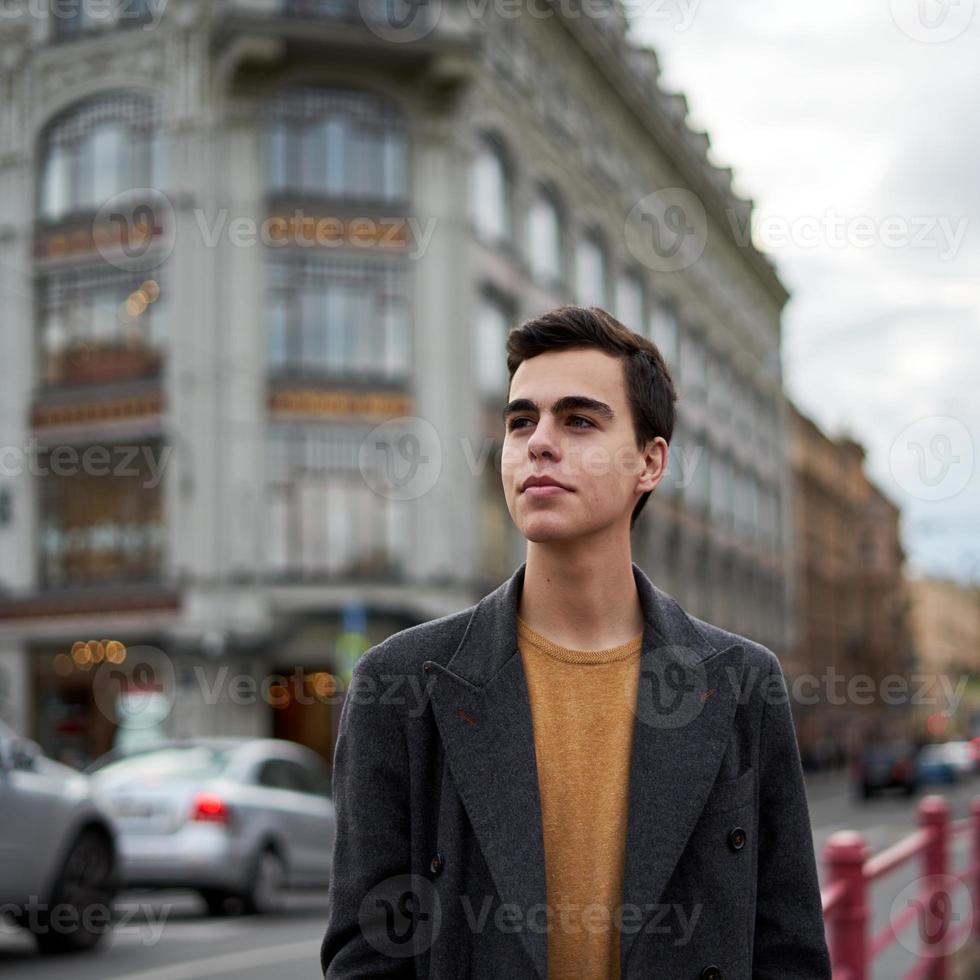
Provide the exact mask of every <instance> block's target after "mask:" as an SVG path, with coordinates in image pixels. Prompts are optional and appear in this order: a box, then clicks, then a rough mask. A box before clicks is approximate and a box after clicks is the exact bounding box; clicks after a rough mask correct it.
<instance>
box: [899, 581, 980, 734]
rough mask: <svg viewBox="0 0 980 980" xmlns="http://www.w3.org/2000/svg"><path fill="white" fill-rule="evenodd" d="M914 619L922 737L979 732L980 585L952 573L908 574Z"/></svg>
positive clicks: (918, 727)
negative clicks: (932, 575)
mask: <svg viewBox="0 0 980 980" xmlns="http://www.w3.org/2000/svg"><path fill="white" fill-rule="evenodd" d="M909 592H910V597H911V607H910V623H911V629H912V637H913V641H914V643H915V647H916V653H917V655H918V663H917V668H918V670H919V672H920V674H921V675H922V678H923V682H924V683H923V685H922V697H921V699H920V702H919V703H918V704H917V705H916V708H915V720H916V735H917V737H918V738H919V739H920V740H922V741H929V742H931V741H942V740H944V739H946V738H955V737H960V738H963V737H970V738H973V737H976V736H977V735H980V588H978V587H977V585H975V584H964V583H962V582H956V581H953V580H951V579H942V578H929V577H920V578H913V579H910V580H909Z"/></svg>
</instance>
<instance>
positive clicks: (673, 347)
mask: <svg viewBox="0 0 980 980" xmlns="http://www.w3.org/2000/svg"><path fill="white" fill-rule="evenodd" d="M678 333H679V331H678V327H677V313H676V311H675V310H674V308H673V306H671V305H669V304H667V303H661V302H654V303H652V304H651V305H650V318H649V335H650V339H651V340H652V341H653V342H654V343H655V344H656V345H657V349H658V350H659V351H660V354H661V356H662V357H663V359H664V361H666V363H667V367H668V368H670V369H671V371H674V370H676V368H677V352H678V345H677V340H678Z"/></svg>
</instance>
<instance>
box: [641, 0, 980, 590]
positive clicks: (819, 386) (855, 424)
mask: <svg viewBox="0 0 980 980" xmlns="http://www.w3.org/2000/svg"><path fill="white" fill-rule="evenodd" d="M965 2H966V3H967V6H972V5H971V3H970V0H965ZM964 9H965V8H964ZM892 11H895V16H893V14H892ZM911 14H914V10H913V8H912V7H911V6H910V5H909V3H906V2H905V0H891V3H888V2H884V0H883V2H881V3H878V4H874V5H860V4H853V3H850V2H845V0H825V2H823V3H821V4H810V5H804V6H803V7H800V6H799V5H791V4H781V3H776V2H775V0H759V2H757V3H755V4H752V5H744V4H741V5H736V4H731V3H721V2H715V3H709V2H702V3H701V4H700V6H699V7H698V9H697V11H696V13H695V15H694V17H693V20H692V22H691V26H690V28H689V29H687V30H685V31H676V30H673V29H672V28H671V25H670V24H669V23H665V22H664V21H658V20H656V19H655V18H647V19H646V20H644V19H643V18H637V19H636V20H635V21H634V24H633V28H632V31H633V36H634V38H635V39H637V40H639V41H641V42H643V43H649V44H651V45H652V46H653V47H655V48H656V49H657V52H658V55H659V57H660V63H661V66H662V70H663V76H662V84H663V85H664V87H666V88H668V89H673V90H677V91H683V92H684V93H685V95H686V96H687V97H688V102H689V105H690V107H691V124H692V126H693V127H694V128H699V129H705V130H707V132H708V133H709V135H710V136H711V140H712V150H711V157H712V160H713V161H715V162H716V163H718V164H720V165H723V166H724V165H727V166H732V167H733V168H734V170H735V180H734V186H735V189H736V190H737V191H738V192H739V193H741V194H743V195H744V196H747V197H752V198H753V199H754V200H755V201H756V225H755V227H756V232H757V235H756V239H757V240H759V239H760V237H761V239H762V242H761V244H762V247H764V248H765V250H766V251H768V252H769V254H770V255H771V256H772V258H773V260H774V262H775V264H776V267H777V269H778V271H779V274H780V276H781V278H782V279H783V281H784V282H785V283H786V285H787V287H788V288H789V289H790V290H791V291H792V294H793V298H792V300H791V301H790V303H789V304H788V306H787V308H786V311H785V314H784V351H783V357H784V365H785V379H786V385H787V389H788V391H789V393H790V395H791V397H792V398H793V399H794V400H795V401H796V402H797V404H799V405H800V407H801V409H802V410H803V411H805V412H807V413H808V414H810V415H811V416H812V417H813V418H814V419H815V420H816V421H817V423H818V424H819V425H821V427H823V428H824V429H825V430H826V431H828V432H830V433H831V434H833V433H834V432H836V431H838V430H840V429H842V428H845V427H846V428H848V429H850V430H851V431H852V432H853V434H854V435H855V436H856V437H857V438H858V439H860V440H861V441H862V442H864V444H865V445H866V447H867V449H868V457H867V467H868V470H869V473H870V475H871V476H872V478H874V479H876V480H877V481H879V482H880V484H881V488H882V490H883V491H884V492H885V493H886V494H887V495H888V496H890V497H891V499H893V500H894V501H895V502H896V503H897V504H899V505H900V506H902V507H903V508H905V510H906V512H907V515H906V519H905V520H904V521H903V523H904V525H905V527H906V532H907V539H906V541H905V546H906V549H907V550H908V552H909V555H910V558H911V563H912V564H913V565H914V566H915V567H918V568H929V569H931V570H933V571H945V572H948V573H950V574H956V573H957V572H959V573H964V572H965V571H970V570H971V569H972V571H973V573H974V574H977V575H980V475H978V474H977V473H976V472H975V471H974V472H973V476H972V480H970V481H969V483H968V484H967V486H966V487H965V489H963V490H962V492H960V493H958V494H957V496H956V497H955V498H953V499H951V500H948V501H923V500H922V499H918V498H917V497H916V496H915V495H914V494H910V493H908V492H907V491H906V489H903V487H902V486H901V485H900V483H899V482H896V480H895V479H894V474H893V473H892V472H891V469H890V464H889V454H890V452H891V451H892V448H893V443H894V441H895V438H896V434H897V433H900V432H901V431H902V430H903V429H904V428H905V427H906V426H907V425H909V424H911V423H914V422H915V420H916V419H920V418H922V417H924V416H937V417H939V416H944V415H947V414H948V415H951V416H955V417H956V418H957V419H959V420H962V422H963V424H964V425H965V426H966V428H967V429H968V430H969V431H970V432H971V433H972V435H973V441H974V443H975V448H976V451H977V453H980V385H977V384H976V380H975V373H976V366H977V365H980V277H978V276H977V273H976V270H977V268H978V262H980V181H978V180H977V177H976V160H977V159H978V158H980V114H977V113H975V112H973V111H972V105H973V103H974V101H975V93H976V92H977V91H978V90H980V59H977V58H976V57H975V49H976V36H977V33H978V32H980V22H978V19H977V18H974V22H973V23H972V24H971V25H970V26H969V27H967V28H965V29H964V30H963V31H962V33H961V34H960V35H959V36H958V37H956V38H955V39H953V40H949V41H946V42H945V43H941V44H933V43H922V41H921V40H917V39H916V38H915V37H913V36H911V34H910V32H909V31H908V30H907V29H906V30H904V31H903V29H902V27H901V26H900V25H901V24H904V25H905V27H906V28H908V24H909V15H911ZM913 27H914V25H913ZM912 33H913V34H914V33H915V31H914V30H913V31H912ZM835 219H840V220H839V221H838V222H837V223H836V224H835ZM814 227H816V228H817V231H816V233H815V237H814ZM869 227H870V229H871V231H870V238H871V242H870V244H863V245H862V244H859V242H861V241H862V238H861V234H860V232H861V231H862V229H863V230H864V231H865V232H867V229H868V228H869ZM903 229H904V232H905V234H904V238H903V235H902V234H901V232H902V230H903ZM760 232H761V235H760V234H759V233H760ZM779 232H781V233H782V236H781V237H780V234H778V233H779ZM865 237H867V235H865ZM974 465H975V464H974ZM964 513H966V514H972V515H973V518H974V519H973V521H972V522H968V521H964V520H963V514H964ZM944 514H948V521H947V525H948V526H950V527H955V528H956V534H955V535H950V534H937V533H936V529H937V528H938V527H942V526H947V525H944V524H943V521H944V516H943V515H944Z"/></svg>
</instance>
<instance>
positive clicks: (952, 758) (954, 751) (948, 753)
mask: <svg viewBox="0 0 980 980" xmlns="http://www.w3.org/2000/svg"><path fill="white" fill-rule="evenodd" d="M942 750H943V755H944V756H945V757H946V758H947V759H948V760H949V762H950V763H951V764H952V766H953V768H954V769H955V770H956V774H957V776H959V778H961V779H962V778H964V777H966V776H971V775H973V772H974V768H975V766H976V761H975V758H974V753H973V746H972V745H971V744H970V743H969V742H964V741H961V740H958V739H957V740H953V741H951V742H946V743H944V744H943V746H942Z"/></svg>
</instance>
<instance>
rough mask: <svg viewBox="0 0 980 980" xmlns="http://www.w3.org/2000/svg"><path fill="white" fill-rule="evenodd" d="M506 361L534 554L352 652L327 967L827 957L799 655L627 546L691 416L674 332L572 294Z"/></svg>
mask: <svg viewBox="0 0 980 980" xmlns="http://www.w3.org/2000/svg"><path fill="white" fill-rule="evenodd" d="M507 363H508V369H509V371H510V377H511V383H510V392H509V402H508V404H507V406H506V408H505V410H504V421H505V426H506V428H505V439H504V447H503V448H504V452H503V461H502V466H501V472H502V479H503V489H504V494H505V496H506V499H507V506H508V509H509V510H510V514H511V517H512V518H513V520H514V522H515V524H516V525H517V527H518V528H520V530H521V532H522V534H523V535H524V536H525V537H526V538H527V541H528V545H527V559H526V561H525V562H524V563H523V564H522V565H521V566H520V568H518V569H517V571H516V572H515V573H514V574H513V575H512V576H511V578H510V579H509V580H508V581H506V582H504V583H503V584H502V585H501V586H500V587H499V588H497V589H496V590H495V591H494V592H492V593H490V594H489V595H487V596H485V597H484V598H483V599H482V600H481V601H480V602H479V603H477V604H476V605H475V606H471V607H470V608H468V609H464V610H463V611H461V612H458V613H455V614H453V615H450V616H446V617H443V618H441V619H437V620H434V621H431V622H428V623H424V624H422V625H420V626H416V627H412V628H411V629H407V630H404V631H402V632H400V633H397V634H396V635H394V636H392V637H390V638H388V639H387V640H385V641H384V642H383V643H381V644H379V645H377V646H376V647H373V648H372V649H371V650H369V651H368V652H367V653H365V654H364V656H363V657H362V658H361V660H360V661H359V663H358V665H357V667H356V669H355V674H354V679H353V680H352V683H351V687H350V689H349V690H348V693H347V697H346V699H345V701H344V706H343V709H342V712H341V719H340V728H339V736H338V740H337V746H336V752H335V759H334V766H335V770H334V793H335V801H336V806H337V837H336V841H335V846H334V869H333V880H332V883H331V888H330V912H329V924H328V926H327V931H326V935H325V937H324V940H323V945H322V950H321V965H322V967H323V971H324V976H325V977H330V978H338V980H340V978H344V980H353V978H362V977H363V978H367V977H404V978H408V977H419V978H422V977H425V978H428V980H450V978H452V980H456V978H464V977H465V978H477V980H480V978H486V980H490V978H494V980H523V978H527V980H534V978H537V980H610V978H624V980H640V978H649V977H658V978H663V980H830V976H831V969H830V958H829V955H828V951H827V946H826V942H825V938H824V928H823V918H822V913H821V903H820V894H819V889H818V879H817V871H816V861H815V856H814V850H813V840H812V836H811V831H810V823H809V813H808V807H807V800H806V795H805V786H804V781H803V771H802V766H801V762H800V756H799V750H798V747H797V743H796V737H795V733H794V728H793V721H792V714H791V710H790V705H789V700H788V693H787V689H786V684H785V680H784V677H783V672H782V669H781V667H780V664H779V661H778V660H777V659H776V656H775V655H774V654H773V652H772V651H771V650H769V649H768V648H766V647H764V646H762V645H760V644H758V643H756V642H754V641H752V640H750V639H748V638H746V637H742V636H739V635H737V634H735V633H730V632H727V631H725V630H722V629H720V628H718V627H715V626H712V625H710V624H709V623H707V622H704V621H703V620H700V619H698V618H696V617H694V616H692V615H689V614H688V613H686V612H685V611H684V610H683V609H682V608H681V607H680V606H679V605H678V604H677V602H675V601H674V599H672V598H671V597H670V596H669V595H668V594H667V593H665V592H664V591H662V590H661V589H659V588H658V587H657V586H655V585H654V584H653V583H652V582H651V581H650V579H649V578H648V577H647V576H646V574H645V573H644V572H643V571H641V570H640V568H639V567H638V566H637V565H635V564H633V562H632V558H631V552H630V530H631V528H632V526H633V525H634V524H635V522H636V519H637V517H638V516H639V514H640V511H641V510H642V508H643V506H644V504H645V503H646V501H647V499H648V498H649V495H650V494H651V493H652V492H653V490H654V489H655V488H656V486H657V484H658V483H659V482H660V481H661V480H662V479H663V476H664V471H665V468H666V466H667V459H668V445H669V442H670V439H671V435H672V433H673V426H674V401H675V400H676V393H675V389H674V385H673V382H672V380H671V377H670V373H669V371H668V369H667V367H666V365H665V363H664V361H663V358H662V357H661V355H660V353H659V352H658V351H657V349H656V347H655V346H654V345H653V344H651V343H650V342H649V341H647V340H645V339H644V338H643V337H641V336H639V335H637V334H635V333H633V332H632V331H630V330H628V329H627V328H626V327H624V326H623V325H622V324H621V323H619V322H618V321H617V320H615V319H614V318H613V317H612V316H610V315H609V314H608V313H606V312H605V311H603V310H601V309H598V308H595V307H591V308H582V307H561V308H559V309H556V310H553V311H551V312H549V313H546V314H545V315H543V316H541V317H538V318H536V319H534V320H531V321H528V322H526V323H524V324H522V325H521V326H519V327H517V328H516V329H514V330H512V331H511V333H510V335H509V337H508V341H507Z"/></svg>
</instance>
